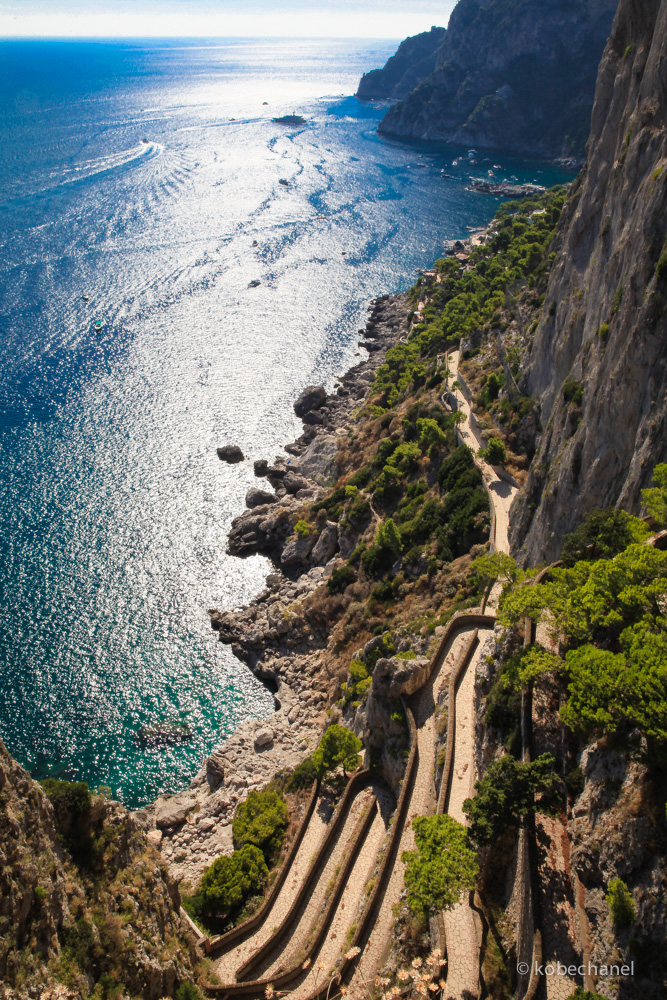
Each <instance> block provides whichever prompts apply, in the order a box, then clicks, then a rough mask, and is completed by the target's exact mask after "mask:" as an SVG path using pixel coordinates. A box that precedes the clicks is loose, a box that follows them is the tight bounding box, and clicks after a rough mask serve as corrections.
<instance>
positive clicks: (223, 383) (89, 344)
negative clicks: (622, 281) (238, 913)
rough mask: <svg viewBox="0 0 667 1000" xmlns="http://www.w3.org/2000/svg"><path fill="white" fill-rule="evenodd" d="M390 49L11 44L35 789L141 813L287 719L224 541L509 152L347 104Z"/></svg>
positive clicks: (1, 404)
mask: <svg viewBox="0 0 667 1000" xmlns="http://www.w3.org/2000/svg"><path fill="white" fill-rule="evenodd" d="M393 48H394V46H393V45H392V44H391V43H386V42H382V43H375V44H371V43H368V42H366V41H365V42H359V43H353V42H349V41H345V42H326V43H324V42H312V41H303V40H299V41H294V42H292V41H279V42H278V41H265V42H262V41H259V42H258V41H253V42H247V41H230V42H222V43H221V42H201V43H196V42H194V43H193V42H190V41H188V42H187V43H173V42H170V43H151V44H150V45H146V43H139V42H137V43H123V44H110V43H82V42H79V43H73V42H68V43H65V42H2V43H0V150H1V151H2V156H0V254H1V261H2V267H1V268H0V338H1V347H0V449H1V450H0V466H1V468H0V478H1V484H0V525H1V527H0V552H1V557H2V567H3V571H2V577H1V581H0V598H1V606H2V617H1V619H0V671H1V677H2V687H1V690H0V735H1V736H2V738H3V740H4V741H5V743H6V745H7V746H8V748H9V749H10V750H11V752H12V753H13V754H15V756H16V757H17V758H18V759H19V760H20V761H21V762H22V763H23V764H25V765H26V766H28V767H29V768H30V769H31V770H32V772H33V774H35V775H36V776H39V777H42V776H44V775H45V774H47V773H54V774H60V775H64V776H67V777H76V778H80V779H83V780H86V781H88V782H90V783H91V784H92V785H98V784H100V783H103V784H108V785H110V786H111V788H112V790H113V793H114V794H115V795H117V796H119V797H121V798H122V799H123V800H124V801H125V802H127V803H128V804H131V805H138V804H140V803H143V802H146V801H148V800H150V799H152V798H154V797H155V796H156V795H157V794H158V793H159V792H161V791H164V790H175V789H177V788H178V787H180V786H182V785H184V784H186V783H187V782H188V781H189V780H190V778H191V776H192V774H193V773H194V772H195V770H196V769H197V767H198V766H199V764H200V763H201V760H202V759H203V757H204V756H205V755H206V754H207V753H208V752H209V751H210V750H211V748H212V746H213V745H214V744H215V743H216V742H217V741H218V740H219V739H220V738H221V737H224V736H225V735H227V734H229V733H230V732H231V731H232V730H233V729H234V728H235V727H236V726H237V725H238V723H239V722H241V721H242V720H243V719H245V718H248V717H250V716H254V717H260V718H261V717H263V716H266V715H267V714H268V713H269V712H270V711H272V708H273V699H272V696H271V695H270V694H269V692H268V691H267V690H266V689H265V688H264V687H263V686H262V685H261V684H260V683H259V682H258V681H257V680H255V678H254V677H253V676H252V675H251V673H250V671H249V670H248V669H247V668H246V667H245V666H244V665H243V664H241V663H239V662H238V661H237V660H236V659H235V658H234V657H233V656H232V654H231V652H230V651H229V650H228V649H226V648H225V647H223V646H222V645H221V644H220V643H218V642H217V641H216V636H215V633H213V632H212V631H211V630H210V627H209V620H208V617H207V614H206V610H207V608H210V607H219V608H232V607H235V606H237V605H239V604H241V603H243V602H246V601H248V600H249V599H250V598H251V597H252V596H253V594H255V593H256V592H257V591H258V590H260V589H262V586H263V581H264V577H265V576H266V573H267V572H268V571H269V570H270V567H269V565H268V563H267V562H266V560H264V559H260V558H254V559H249V560H247V561H240V560H237V559H233V558H231V557H229V556H227V555H226V554H225V543H226V532H227V530H228V528H229V525H230V522H231V520H232V518H233V517H234V516H236V515H237V514H238V513H239V512H240V511H241V510H242V509H243V506H244V501H243V498H244V495H245V493H246V491H247V489H248V487H249V486H250V485H251V484H252V483H253V481H254V478H253V473H252V459H254V458H258V457H269V458H271V457H273V455H274V454H275V453H276V452H277V451H278V450H279V449H280V448H281V447H282V445H283V444H284V443H285V442H287V441H289V440H291V439H293V438H294V437H295V436H296V435H297V433H298V432H299V425H298V423H297V421H296V419H295V417H294V414H293V412H292V407H291V404H292V402H293V400H294V399H295V397H296V395H297V394H298V392H299V390H300V389H301V388H302V387H303V386H304V385H305V384H307V383H310V382H323V383H324V384H325V385H327V386H328V387H331V385H332V383H333V380H334V377H335V375H336V374H339V373H340V372H341V371H342V370H343V369H345V368H346V367H348V366H349V365H350V364H351V363H353V362H354V359H355V356H356V352H358V350H359V348H358V347H357V346H356V341H357V328H358V327H359V326H360V325H363V322H364V316H365V312H366V307H367V302H368V299H369V298H371V297H372V296H374V295H377V294H380V293H384V292H392V291H396V290H398V289H401V288H404V287H406V286H407V285H409V284H410V283H412V281H413V280H414V271H415V268H417V267H424V266H428V265H429V264H430V263H431V262H432V261H433V260H434V259H435V258H436V257H437V256H439V255H440V253H441V250H442V243H443V240H445V239H447V238H451V237H459V236H464V235H466V226H471V225H472V226H474V225H478V224H481V223H483V222H485V221H486V220H487V219H488V218H489V217H490V215H491V214H492V213H493V211H494V210H495V207H496V205H497V203H498V202H497V200H495V199H490V198H488V197H485V196H483V195H476V194H470V193H467V192H466V191H465V183H466V181H467V178H468V176H469V174H470V173H471V172H473V173H477V174H479V173H480V172H486V169H487V168H488V166H489V165H488V163H485V164H482V163H481V162H480V165H479V166H477V167H470V165H469V164H468V162H467V159H468V158H467V156H465V155H464V159H463V161H462V164H461V165H459V167H457V168H452V167H451V162H452V159H453V158H454V157H455V156H456V155H457V154H459V153H460V152H461V151H451V150H450V151H447V150H439V151H434V150H432V149H431V150H427V149H420V148H417V147H409V146H403V145H400V144H397V143H390V142H386V141H382V140H381V139H380V138H379V137H378V136H377V134H376V131H375V129H376V125H377V122H378V120H379V118H380V116H381V114H382V109H381V108H379V107H369V106H362V105H361V104H359V102H357V101H356V99H354V98H352V97H349V96H346V95H350V94H352V93H354V91H355V89H356V84H357V81H358V78H359V76H360V75H361V73H362V72H363V71H364V70H367V69H370V68H372V67H373V66H375V65H378V64H380V63H382V62H383V61H384V60H385V59H386V58H387V56H388V55H389V54H390V52H391V51H392V50H393ZM264 102H267V103H266V104H265V103H264ZM293 110H294V111H297V112H298V113H300V114H302V115H303V116H304V117H305V118H306V119H307V124H306V125H305V126H303V127H298V128H288V127H285V126H281V125H278V124H275V123H274V122H272V121H271V119H272V117H273V116H277V115H282V114H285V113H289V112H292V111H293ZM480 161H481V157H480ZM496 162H498V163H499V164H500V166H501V167H502V170H501V171H499V174H500V176H506V175H507V176H509V175H510V174H514V175H516V176H517V177H518V178H519V179H522V180H523V179H532V180H537V181H541V182H542V183H551V182H555V181H556V180H558V179H560V176H559V175H556V174H555V173H554V172H553V171H548V170H547V171H545V172H542V168H541V167H540V166H539V165H536V164H532V165H531V164H518V163H514V162H511V161H507V160H502V159H501V160H496ZM443 168H446V170H447V172H448V173H451V174H454V175H455V176H454V177H449V178H443V177H441V176H440V173H441V170H442V169H443ZM281 178H283V179H285V180H287V181H288V183H289V186H288V187H285V186H284V185H281V184H279V180H280V179H281ZM254 241H256V245H253V244H254ZM343 251H346V253H345V254H343ZM252 280H259V281H261V285H260V286H259V287H256V288H248V283H249V282H250V281H252ZM84 295H85V296H88V301H86V300H85V299H84V298H83V296H84ZM97 324H99V328H97ZM222 443H236V444H239V445H240V446H241V447H242V449H243V451H244V453H245V454H246V456H248V460H247V461H246V462H244V463H243V464H242V465H237V466H227V465H225V464H223V463H221V462H220V461H219V460H218V458H217V456H216V446H217V445H219V444H222ZM178 722H180V723H182V724H184V725H185V726H187V727H188V728H189V731H190V733H191V736H190V738H189V739H188V740H187V741H185V742H181V743H178V744H176V745H173V746H170V747H160V748H155V747H150V746H145V745H144V744H143V743H142V741H141V739H140V738H139V736H140V734H139V731H140V729H141V727H144V726H148V725H163V724H169V725H170V724H175V723H178Z"/></svg>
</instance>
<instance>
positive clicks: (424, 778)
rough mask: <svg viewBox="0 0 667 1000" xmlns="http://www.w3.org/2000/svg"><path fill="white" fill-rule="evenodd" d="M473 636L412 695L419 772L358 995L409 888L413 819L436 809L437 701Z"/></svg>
mask: <svg viewBox="0 0 667 1000" xmlns="http://www.w3.org/2000/svg"><path fill="white" fill-rule="evenodd" d="M469 638H470V636H469V633H468V632H465V631H464V632H459V633H457V634H456V635H455V637H454V639H453V641H452V642H451V643H450V644H449V647H448V648H447V650H446V651H445V655H444V656H443V658H442V662H441V664H440V665H439V666H438V667H436V669H435V670H434V671H433V674H432V676H431V680H430V681H429V682H428V683H427V684H425V685H424V687H423V688H422V690H421V691H419V692H418V693H417V694H416V695H415V696H414V698H413V699H412V705H411V707H412V711H413V713H414V716H415V725H416V727H417V774H416V778H415V783H414V786H413V789H412V793H411V795H410V801H409V804H408V809H407V818H406V821H405V825H404V827H403V833H402V835H401V841H400V844H399V846H398V851H397V855H396V861H395V864H394V867H393V869H392V873H391V877H390V879H389V883H388V885H387V888H386V890H385V892H384V895H383V898H382V903H381V905H380V910H379V914H378V917H377V920H376V921H375V925H374V927H373V930H372V931H371V934H370V937H369V939H368V942H367V944H366V947H365V948H364V951H363V954H362V956H361V958H360V959H359V961H358V963H357V966H356V969H355V971H354V975H353V977H352V981H351V983H350V993H352V994H354V995H355V996H356V995H359V996H361V995H362V994H363V995H365V987H366V985H367V984H370V983H371V981H372V980H373V978H374V976H375V974H376V972H377V970H378V969H379V968H381V967H382V964H383V962H384V960H385V958H386V955H387V952H388V949H389V943H390V935H391V928H392V926H393V924H394V921H395V919H396V918H395V915H394V906H395V904H396V903H398V902H399V900H400V897H401V893H402V892H403V890H404V888H405V883H404V871H405V865H404V864H403V862H402V861H401V854H402V852H403V851H411V850H414V847H415V838H414V832H413V829H412V821H413V819H415V817H416V816H423V815H425V814H427V813H432V812H433V811H434V809H435V801H436V798H435V783H434V778H433V773H434V768H435V705H436V702H437V699H438V695H439V694H440V691H441V690H442V687H443V686H444V685H445V684H446V683H448V681H449V676H450V674H451V671H452V669H453V667H454V665H455V663H456V662H457V661H458V659H459V657H460V656H461V653H462V652H463V650H464V648H465V645H466V643H467V642H468V641H469Z"/></svg>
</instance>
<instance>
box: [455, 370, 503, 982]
mask: <svg viewBox="0 0 667 1000" xmlns="http://www.w3.org/2000/svg"><path fill="white" fill-rule="evenodd" d="M447 367H448V368H449V370H450V372H451V373H452V381H456V378H457V375H458V367H459V351H452V352H451V353H450V354H449V355H448V358H447ZM454 392H455V395H456V401H457V403H458V406H459V409H460V410H461V412H462V413H464V414H465V416H466V420H465V421H464V423H462V424H460V425H459V433H460V436H461V439H462V441H463V443H464V444H466V445H468V447H469V448H471V449H472V452H473V454H474V455H475V462H476V464H477V466H478V467H479V469H480V472H481V473H482V476H483V478H484V481H485V483H486V485H487V487H488V490H489V494H490V498H491V503H492V504H493V510H494V514H495V534H494V538H493V543H494V548H495V550H496V551H497V552H506V553H509V511H510V507H511V505H512V501H513V500H514V497H515V496H516V494H517V492H518V489H517V487H515V486H512V485H511V484H510V483H508V482H506V481H505V480H504V479H501V478H500V476H499V475H498V474H497V473H496V472H495V471H494V469H492V468H491V466H490V465H488V464H487V463H486V462H485V461H484V460H483V459H481V458H480V457H479V455H478V452H479V450H480V448H483V447H484V441H483V440H482V438H481V436H480V435H479V434H478V433H477V431H476V428H475V427H474V426H473V420H472V413H471V407H470V403H469V402H468V400H467V399H466V397H465V396H464V394H463V393H462V392H461V390H460V389H456V390H454ZM501 591H502V586H501V585H500V584H496V585H495V586H494V587H493V589H492V591H491V593H490V595H489V598H488V600H487V605H486V607H487V610H488V611H493V610H495V609H496V608H497V607H498V601H499V599H500V594H501ZM492 634H493V632H492V631H491V630H480V633H479V645H478V647H477V650H476V652H475V655H474V657H473V659H472V661H471V662H470V665H469V666H468V669H467V670H466V673H465V675H464V676H463V678H462V680H461V683H460V685H459V689H458V692H457V695H456V732H455V742H454V766H453V771H452V783H451V789H450V794H449V798H448V800H447V812H448V814H449V815H450V816H451V817H452V819H455V820H457V821H458V822H459V823H463V824H464V825H467V817H466V816H465V814H464V812H463V802H464V801H465V799H466V798H469V797H470V796H471V795H472V794H473V790H474V784H475V777H476V775H475V675H476V670H477V664H478V663H479V659H480V657H481V655H482V651H483V646H484V643H485V642H486V640H487V638H488V637H489V636H491V635H492ZM443 917H444V922H445V936H446V941H447V987H446V990H445V991H444V996H445V997H446V998H447V1000H448V998H450V997H452V998H457V1000H458V998H459V997H464V996H465V997H470V998H471V997H478V996H479V985H480V984H479V960H480V948H479V940H480V938H479V933H478V927H477V920H478V918H477V916H476V914H475V912H474V910H473V909H472V908H471V906H470V902H469V900H468V899H465V900H462V902H461V903H459V904H458V905H457V906H455V907H454V908H453V909H452V910H449V911H446V912H445V913H444V914H443Z"/></svg>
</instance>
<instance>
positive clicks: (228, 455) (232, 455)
mask: <svg viewBox="0 0 667 1000" xmlns="http://www.w3.org/2000/svg"><path fill="white" fill-rule="evenodd" d="M217 450H218V458H219V459H220V461H221V462H228V463H229V464H230V465H236V463H237V462H242V461H243V458H244V455H243V452H242V451H241V449H240V448H239V446H238V445H237V444H225V445H223V446H222V448H218V449H217Z"/></svg>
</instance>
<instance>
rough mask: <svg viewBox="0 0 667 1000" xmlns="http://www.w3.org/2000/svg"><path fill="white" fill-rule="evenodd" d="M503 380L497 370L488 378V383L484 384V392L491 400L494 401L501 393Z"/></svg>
mask: <svg viewBox="0 0 667 1000" xmlns="http://www.w3.org/2000/svg"><path fill="white" fill-rule="evenodd" d="M502 386H503V382H502V379H501V378H500V376H499V375H497V374H496V372H491V374H490V375H489V377H488V378H487V380H486V385H485V386H484V393H485V395H486V398H487V399H488V400H489V402H493V400H494V399H498V396H499V395H500V390H501V389H502Z"/></svg>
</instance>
